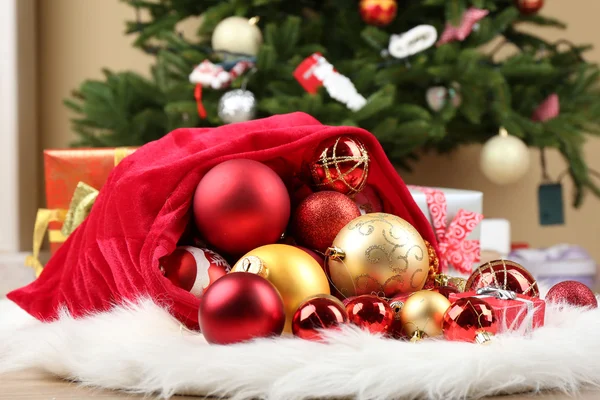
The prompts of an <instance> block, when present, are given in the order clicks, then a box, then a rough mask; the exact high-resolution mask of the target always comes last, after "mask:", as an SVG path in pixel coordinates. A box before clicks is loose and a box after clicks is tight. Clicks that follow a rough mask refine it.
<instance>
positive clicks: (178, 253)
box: [159, 246, 231, 297]
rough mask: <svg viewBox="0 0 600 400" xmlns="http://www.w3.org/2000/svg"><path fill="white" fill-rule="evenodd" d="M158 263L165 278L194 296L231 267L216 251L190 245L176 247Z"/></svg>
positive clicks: (199, 295) (200, 293) (203, 290)
mask: <svg viewBox="0 0 600 400" xmlns="http://www.w3.org/2000/svg"><path fill="white" fill-rule="evenodd" d="M159 265H160V268H161V270H162V271H163V274H164V276H165V278H167V279H168V280H170V281H171V283H173V284H174V285H175V286H177V287H180V288H182V289H184V290H187V291H188V292H190V293H191V294H193V295H194V296H196V297H201V296H202V294H203V293H204V292H205V291H206V289H207V288H208V287H209V286H210V285H211V284H213V283H214V282H215V281H216V280H217V279H219V278H222V277H223V276H225V275H227V272H229V270H230V269H231V267H230V266H229V263H227V261H225V259H224V258H223V257H221V256H220V255H218V254H217V253H215V252H213V251H211V250H208V249H200V248H197V247H192V246H182V247H178V248H176V249H175V251H174V252H173V253H171V254H170V255H168V256H166V257H163V258H161V259H160V263H159Z"/></svg>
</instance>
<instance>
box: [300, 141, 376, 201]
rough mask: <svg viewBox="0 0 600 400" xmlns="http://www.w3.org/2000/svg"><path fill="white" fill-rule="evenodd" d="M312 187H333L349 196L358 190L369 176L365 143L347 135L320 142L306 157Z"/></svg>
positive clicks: (329, 188) (330, 188)
mask: <svg viewBox="0 0 600 400" xmlns="http://www.w3.org/2000/svg"><path fill="white" fill-rule="evenodd" d="M309 158H310V160H309V169H310V172H311V175H312V178H313V186H314V188H315V190H317V191H320V190H333V191H336V192H340V193H343V194H345V195H348V196H354V195H355V194H356V193H358V192H360V191H361V190H362V189H363V187H364V186H365V184H366V183H367V178H368V176H369V161H370V159H369V154H368V152H367V149H366V147H365V145H364V144H363V143H362V142H361V141H359V140H358V139H354V138H352V137H350V136H340V137H338V138H331V139H327V140H325V141H323V142H322V143H320V144H319V145H318V146H317V148H316V150H314V151H312V156H311V157H309Z"/></svg>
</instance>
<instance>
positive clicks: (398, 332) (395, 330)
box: [388, 293, 412, 339]
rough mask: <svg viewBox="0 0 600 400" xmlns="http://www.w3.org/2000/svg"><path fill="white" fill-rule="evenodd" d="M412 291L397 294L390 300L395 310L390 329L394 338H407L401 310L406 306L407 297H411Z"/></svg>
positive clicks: (390, 333)
mask: <svg viewBox="0 0 600 400" xmlns="http://www.w3.org/2000/svg"><path fill="white" fill-rule="evenodd" d="M411 294H412V293H404V294H400V295H397V296H395V297H394V298H393V299H391V300H390V307H391V308H392V311H393V312H394V320H393V321H392V325H391V326H390V329H389V331H388V333H389V335H390V336H391V337H393V338H394V339H405V338H406V335H405V334H404V330H403V329H402V321H401V320H400V311H402V307H404V303H405V302H406V299H408V298H409V297H410V295H411Z"/></svg>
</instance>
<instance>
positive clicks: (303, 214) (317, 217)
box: [292, 192, 360, 265]
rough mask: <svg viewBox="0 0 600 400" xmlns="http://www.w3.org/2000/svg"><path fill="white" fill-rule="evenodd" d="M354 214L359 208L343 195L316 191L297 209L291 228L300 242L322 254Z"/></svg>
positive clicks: (358, 211) (358, 214)
mask: <svg viewBox="0 0 600 400" xmlns="http://www.w3.org/2000/svg"><path fill="white" fill-rule="evenodd" d="M357 217H360V210H359V209H358V207H357V206H356V204H354V202H353V201H352V200H351V199H350V198H349V197H347V196H346V195H343V194H341V193H338V192H318V193H314V194H311V195H310V196H308V197H307V198H306V199H305V200H304V201H303V202H302V203H300V205H299V206H298V208H296V210H295V211H294V216H293V219H292V231H293V234H294V237H295V238H296V241H297V242H298V243H299V244H301V245H303V246H306V247H309V248H311V249H316V250H318V251H321V252H323V253H324V252H325V251H326V250H327V248H328V247H329V246H331V244H332V243H333V240H334V239H335V237H336V236H337V234H338V233H339V232H340V230H342V228H343V227H344V226H346V224H348V223H349V222H350V221H352V220H353V219H354V218H357ZM321 265H322V264H321Z"/></svg>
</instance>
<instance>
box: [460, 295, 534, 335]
mask: <svg viewBox="0 0 600 400" xmlns="http://www.w3.org/2000/svg"><path fill="white" fill-rule="evenodd" d="M465 297H477V298H480V299H482V300H485V301H486V302H487V303H488V304H489V305H490V306H491V307H492V308H493V309H494V311H495V313H496V318H497V319H498V321H500V325H499V326H500V332H502V331H506V330H508V331H519V332H521V333H524V334H528V333H531V331H533V330H534V329H536V328H539V327H541V326H544V319H545V315H546V302H545V301H544V300H542V299H540V298H538V297H529V296H524V295H521V294H516V293H515V292H513V291H510V290H504V289H498V288H493V287H485V288H481V289H478V290H477V291H476V292H465V293H452V294H450V297H449V299H450V302H451V303H454V302H455V301H456V300H458V299H462V298H465Z"/></svg>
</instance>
